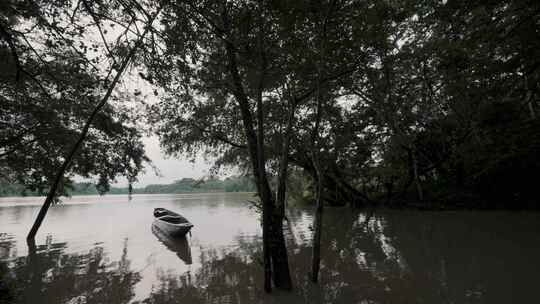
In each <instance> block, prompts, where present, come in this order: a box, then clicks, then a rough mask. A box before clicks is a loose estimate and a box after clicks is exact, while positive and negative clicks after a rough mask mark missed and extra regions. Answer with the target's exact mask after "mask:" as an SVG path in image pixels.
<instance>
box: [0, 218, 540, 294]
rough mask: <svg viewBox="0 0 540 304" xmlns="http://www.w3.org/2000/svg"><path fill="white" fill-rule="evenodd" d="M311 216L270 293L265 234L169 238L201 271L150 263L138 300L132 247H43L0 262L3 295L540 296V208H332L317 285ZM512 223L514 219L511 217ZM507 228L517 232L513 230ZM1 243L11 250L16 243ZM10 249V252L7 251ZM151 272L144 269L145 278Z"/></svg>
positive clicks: (298, 230) (296, 227)
mask: <svg viewBox="0 0 540 304" xmlns="http://www.w3.org/2000/svg"><path fill="white" fill-rule="evenodd" d="M310 214H311V213H310V212H309V211H306V210H293V211H291V214H289V218H290V219H291V222H290V223H289V225H288V226H287V227H288V228H287V230H288V235H287V239H288V248H289V261H290V266H291V274H292V275H293V281H294V282H295V289H294V291H293V292H292V293H280V292H275V293H273V294H271V295H266V294H265V293H264V292H263V290H262V288H261V282H262V266H261V260H262V259H261V251H260V248H261V244H260V238H241V237H238V238H237V239H236V240H235V246H234V247H232V248H231V247H227V248H224V247H211V246H210V245H207V246H206V247H205V246H203V245H199V246H198V247H195V248H194V256H193V257H192V256H191V249H190V246H189V243H188V241H187V239H185V238H184V239H180V240H172V239H170V238H168V237H167V236H166V235H163V234H162V233H161V232H160V231H156V230H155V229H154V228H153V229H152V232H153V233H154V235H155V236H156V237H157V238H158V240H159V241H160V242H162V243H163V244H164V245H165V246H164V247H165V248H166V249H167V250H169V251H172V252H174V253H175V254H176V255H178V257H179V258H180V259H181V260H182V261H184V262H185V263H186V264H190V263H191V261H192V260H193V261H194V264H193V265H192V266H193V270H192V271H191V270H190V271H187V272H184V273H178V272H174V271H169V270H168V269H152V271H151V272H152V273H151V275H154V274H156V279H155V280H154V279H152V283H151V285H152V286H151V289H149V290H148V291H147V292H145V293H144V294H137V295H136V296H135V291H134V290H136V285H137V283H138V282H139V281H140V280H141V276H142V273H143V271H142V270H141V272H138V271H135V270H133V269H131V267H130V260H129V259H128V243H127V240H126V241H125V243H124V249H123V254H122V256H121V258H120V260H118V261H116V262H110V261H109V258H108V257H107V253H106V251H105V249H104V248H103V247H100V246H94V247H93V248H91V249H90V250H89V251H88V252H86V253H75V254H72V253H69V254H68V253H66V249H67V248H68V246H67V244H66V243H54V242H52V239H51V238H48V240H47V243H46V244H44V245H39V246H37V247H35V249H34V250H29V252H30V253H29V254H28V256H27V257H18V258H14V259H11V260H6V261H4V262H0V274H1V282H2V285H1V286H0V292H1V294H0V303H140V304H142V303H144V304H166V303H195V304H197V303H511V302H523V303H526V302H534V301H535V300H536V294H535V290H536V287H535V284H536V282H537V280H535V279H536V270H537V269H538V266H539V262H538V261H537V257H538V256H540V249H539V246H538V244H539V243H540V242H539V241H540V238H539V236H538V234H537V231H538V230H539V228H540V221H539V216H536V215H534V216H520V215H518V214H497V213H491V214H479V213H459V214H458V213H456V214H454V213H451V212H448V213H415V212H381V213H378V214H377V213H376V214H375V215H373V216H366V215H365V214H363V213H353V212H350V211H349V210H339V209H336V210H334V209H329V210H328V211H327V212H326V213H325V225H326V226H325V230H324V233H323V236H322V240H323V244H325V246H324V247H323V248H322V257H323V259H322V265H321V274H320V278H321V279H320V282H319V284H312V283H311V282H310V281H309V279H308V271H309V267H310V256H311V247H310V238H311V235H310V231H309V228H308V227H307V226H308V225H309V223H310V216H311V215H310ZM505 224H506V225H505ZM510 228H511V229H510ZM6 239H7V241H4V242H2V243H1V244H0V245H1V246H2V247H3V249H2V250H8V251H9V248H7V247H9V246H12V245H13V242H14V241H12V240H11V241H10V239H9V238H6ZM6 248H7V249H6ZM144 275H145V276H147V275H149V274H148V273H145V274H144Z"/></svg>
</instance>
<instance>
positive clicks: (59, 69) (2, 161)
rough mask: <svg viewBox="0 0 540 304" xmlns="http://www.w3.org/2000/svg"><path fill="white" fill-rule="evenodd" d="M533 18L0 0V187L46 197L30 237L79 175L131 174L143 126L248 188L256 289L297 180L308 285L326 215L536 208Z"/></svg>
mask: <svg viewBox="0 0 540 304" xmlns="http://www.w3.org/2000/svg"><path fill="white" fill-rule="evenodd" d="M539 13H540V4H539V3H538V1H529V0H513V1H512V0H505V1H480V0H473V1H453V0H446V1H444V0H443V1H439V0H432V1H414V0H406V1H378V0H377V1H375V0H350V1H348V0H346V1H339V0H328V1H279V0H277V1H270V0H269V1H214V0H203V1H191V0H140V1H135V0H117V1H106V2H102V1H86V0H80V1H70V0H60V1H54V2H51V1H39V0H24V1H15V0H9V1H3V2H2V4H0V34H1V35H0V37H1V40H0V54H1V61H0V66H1V71H2V73H1V74H0V100H1V103H0V126H1V128H0V174H1V176H0V178H1V181H2V182H4V183H10V182H13V183H18V184H20V185H23V187H24V188H27V189H30V190H35V191H41V192H47V193H48V194H47V199H46V201H45V204H44V207H43V209H42V212H40V215H39V217H38V221H37V222H36V223H37V224H36V225H34V227H33V229H32V230H31V232H30V234H29V238H33V236H34V235H35V233H36V232H37V229H38V228H39V224H40V222H41V220H42V219H43V217H44V216H45V214H46V212H47V209H48V207H49V206H50V204H51V203H53V202H54V199H55V198H56V197H58V196H59V195H61V194H63V193H65V189H66V188H65V187H63V185H66V184H68V183H69V180H70V179H72V178H73V177H74V176H76V175H78V176H83V177H90V178H95V180H96V182H97V184H98V186H99V188H100V189H101V190H102V191H106V190H108V187H109V184H110V182H111V181H114V180H115V178H116V177H118V176H125V177H127V178H128V180H129V181H130V183H132V182H134V181H136V178H137V175H138V174H139V173H140V172H141V170H142V169H143V167H144V164H145V163H147V162H149V159H148V158H147V157H146V155H145V153H144V149H143V146H142V142H141V138H142V136H143V135H144V134H145V133H146V132H153V133H154V134H157V135H158V136H159V138H160V141H161V145H162V147H163V148H164V150H165V151H166V152H167V153H168V154H169V155H172V156H177V157H187V158H193V157H195V156H196V155H199V154H205V155H207V156H212V157H215V158H217V161H216V168H217V169H219V168H221V167H227V166H234V167H241V168H243V170H244V171H245V172H246V173H250V174H251V175H252V176H253V177H254V180H255V185H256V190H257V193H258V196H259V199H260V201H261V208H262V224H263V244H262V246H263V253H264V265H265V270H264V271H265V272H264V273H265V275H264V281H265V289H266V290H267V291H270V290H271V288H272V284H271V280H273V285H274V286H276V287H278V288H282V289H290V288H291V287H292V282H291V279H290V278H291V276H290V273H289V267H288V260H287V252H286V247H285V240H284V238H283V220H284V210H285V208H286V202H287V193H294V192H298V191H304V190H305V189H302V188H299V187H298V185H300V186H305V187H307V188H306V189H310V192H311V194H312V195H311V196H312V199H313V201H314V202H315V204H316V206H317V207H316V208H317V213H316V214H317V216H316V223H315V226H314V227H315V240H314V246H313V261H314V263H313V273H312V275H313V277H312V279H313V280H314V281H316V280H317V273H318V254H319V253H318V249H317V248H318V242H319V241H318V239H317V235H320V229H322V219H323V217H322V214H323V207H324V206H325V205H350V206H351V207H375V206H388V207H404V206H415V207H422V208H453V207H465V208H480V207H488V208H493V207H501V206H502V207H510V208H523V207H538V206H537V202H538V199H537V198H536V191H535V190H536V189H535V188H536V187H535V185H536V184H537V181H536V179H535V178H533V177H534V176H535V174H536V173H537V172H538V170H539V169H540V168H539V167H540V162H538V161H537V156H538V155H540V122H539V119H538V110H539V101H538V100H539V89H540V87H539V83H540V81H539V80H540V79H539V78H540V72H539V67H540V60H539V58H540V36H539V35H540V32H539V29H540V18H539ZM123 76H124V77H123ZM134 77H140V78H142V79H143V80H144V81H146V82H147V85H148V86H149V87H151V88H153V89H151V90H148V92H147V93H142V92H141V91H140V90H139V89H138V88H130V87H129V85H127V84H128V83H129V82H130V81H132V80H133V78H134ZM119 84H120V85H119ZM151 95H153V96H154V98H157V99H158V100H157V102H153V103H150V102H145V98H146V97H148V96H151ZM306 180H307V181H308V182H306ZM293 185H296V186H293ZM291 188H292V189H291ZM288 190H289V191H288Z"/></svg>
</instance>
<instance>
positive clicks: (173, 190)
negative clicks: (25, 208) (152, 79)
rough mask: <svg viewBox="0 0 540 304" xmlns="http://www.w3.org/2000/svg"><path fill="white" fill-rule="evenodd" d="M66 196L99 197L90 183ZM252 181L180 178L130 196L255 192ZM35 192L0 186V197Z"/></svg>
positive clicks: (117, 189)
mask: <svg viewBox="0 0 540 304" xmlns="http://www.w3.org/2000/svg"><path fill="white" fill-rule="evenodd" d="M67 189H68V190H67V191H66V192H67V195H68V196H77V195H99V194H100V193H99V191H98V189H97V186H96V184H94V183H92V182H80V183H73V184H71V185H69V187H67ZM255 191H256V188H255V184H254V182H253V179H252V178H251V177H248V176H233V177H227V178H224V179H218V178H215V179H209V180H205V181H202V182H201V181H198V180H195V179H193V178H182V179H179V180H177V181H175V182H173V183H171V184H150V185H147V186H145V187H141V188H133V190H132V194H180V193H212V192H255ZM104 194H105V195H106V194H129V188H128V187H111V188H110V189H109V191H107V192H106V193H104ZM40 195H43V194H40V193H38V192H36V191H29V190H25V188H24V187H23V186H21V185H17V184H0V197H26V196H40Z"/></svg>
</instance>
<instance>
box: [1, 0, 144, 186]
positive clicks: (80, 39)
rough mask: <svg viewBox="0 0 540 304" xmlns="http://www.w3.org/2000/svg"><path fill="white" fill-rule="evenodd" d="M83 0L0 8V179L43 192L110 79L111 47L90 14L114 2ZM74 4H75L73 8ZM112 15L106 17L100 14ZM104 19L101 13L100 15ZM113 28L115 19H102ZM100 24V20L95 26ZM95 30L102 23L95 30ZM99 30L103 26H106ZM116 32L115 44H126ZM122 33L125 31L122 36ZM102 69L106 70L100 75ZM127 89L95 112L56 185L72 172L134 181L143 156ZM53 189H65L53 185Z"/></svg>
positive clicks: (12, 4)
mask: <svg viewBox="0 0 540 304" xmlns="http://www.w3.org/2000/svg"><path fill="white" fill-rule="evenodd" d="M83 3H86V2H85V1H76V3H74V2H72V1H56V2H49V1H43V2H42V1H7V2H3V3H2V7H1V11H0V26H1V37H0V38H1V40H0V54H1V58H2V60H1V61H0V68H1V69H2V71H5V72H4V73H2V75H0V101H1V102H0V168H1V171H2V173H1V175H0V180H1V181H2V182H6V183H18V184H20V185H24V187H25V188H26V189H28V190H29V191H33V192H36V193H38V194H43V193H44V192H45V191H46V190H47V189H48V188H49V186H50V185H51V183H52V181H53V180H54V177H55V175H56V174H57V172H58V168H59V167H60V166H61V164H62V162H63V161H64V160H65V159H66V157H67V155H68V153H69V151H70V149H71V148H72V147H73V145H74V144H75V142H76V140H77V138H78V137H79V134H80V132H81V130H82V128H83V125H84V123H85V122H86V120H87V118H88V117H89V115H90V113H91V112H92V111H93V109H94V107H95V106H96V105H97V104H98V102H99V100H100V99H101V98H102V95H103V93H104V91H105V90H106V89H107V88H108V85H109V83H110V79H109V76H110V73H111V71H107V70H106V69H105V68H106V67H107V64H111V65H113V64H114V62H115V57H114V55H115V54H112V53H110V52H107V51H105V49H107V50H109V46H108V45H107V42H106V40H105V39H103V41H102V42H100V41H99V40H96V39H95V38H94V37H93V36H94V35H95V32H94V31H92V30H88V29H89V28H95V27H96V26H98V27H99V25H100V24H101V22H103V20H101V21H100V22H99V24H98V23H96V20H97V19H91V18H90V17H91V16H94V15H93V13H96V12H98V11H99V10H104V11H105V12H106V13H104V14H108V15H109V16H114V17H118V18H120V19H115V20H116V22H122V21H123V20H125V19H121V17H119V15H116V14H115V11H114V10H113V9H112V8H113V6H105V5H101V6H99V5H97V4H96V5H92V6H86V7H84V8H83ZM79 6H80V7H79ZM107 18H113V17H107ZM104 19H105V18H104ZM108 25H109V26H110V27H111V28H112V27H113V26H114V23H112V22H109V23H108ZM101 26H103V25H101ZM100 31H101V29H100ZM105 32H106V30H105ZM120 38H123V37H122V36H120V37H118V41H117V43H118V45H119V47H118V48H116V49H115V50H117V51H118V50H120V49H122V45H123V44H124V43H125V41H124V39H120ZM126 38H129V37H126ZM107 73H108V74H107ZM126 98H128V99H131V98H132V97H130V96H129V95H128V96H126V95H124V96H122V95H120V96H119V98H116V97H115V98H114V99H115V100H114V101H113V102H111V103H109V104H107V105H106V106H105V107H104V109H103V110H102V111H101V112H99V113H98V115H97V117H96V119H95V121H94V122H93V124H92V126H91V129H90V131H89V133H88V136H87V138H86V141H85V142H84V144H83V146H82V148H81V149H80V150H79V151H78V153H77V154H76V155H75V158H74V160H73V161H72V163H71V166H70V168H69V170H68V172H67V173H66V177H65V179H64V181H63V184H69V183H70V182H71V178H72V177H73V176H74V175H79V176H83V177H97V178H98V179H99V183H100V189H102V190H107V189H108V187H109V186H108V185H109V183H110V182H111V181H114V180H115V178H116V177H117V176H125V177H127V179H128V180H130V181H135V180H136V176H137V175H138V173H139V172H140V171H141V170H142V168H143V164H144V163H145V162H148V161H149V160H148V158H147V157H146V155H145V153H144V149H143V144H142V140H141V138H142V133H141V126H140V124H138V123H137V119H138V117H137V116H136V113H134V112H133V110H132V109H130V108H129V107H127V106H126V105H125V104H124V103H125V99H126ZM60 189H61V190H60V191H59V193H58V194H62V193H65V189H63V187H60Z"/></svg>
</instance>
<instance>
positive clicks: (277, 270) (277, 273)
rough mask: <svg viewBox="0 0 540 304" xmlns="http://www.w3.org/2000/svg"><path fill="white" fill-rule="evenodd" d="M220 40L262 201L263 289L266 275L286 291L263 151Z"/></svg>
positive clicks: (231, 56)
mask: <svg viewBox="0 0 540 304" xmlns="http://www.w3.org/2000/svg"><path fill="white" fill-rule="evenodd" d="M223 19H224V24H225V30H226V32H227V33H228V32H230V21H229V20H228V16H227V15H226V11H225V10H224V12H223ZM224 43H225V48H226V51H227V68H228V72H229V74H230V76H231V78H232V84H233V95H234V97H235V99H236V101H237V102H238V105H239V107H240V113H241V116H242V122H243V125H244V132H245V136H246V140H247V145H248V151H249V156H250V160H251V165H252V169H253V174H254V176H255V180H256V183H257V191H258V193H259V196H260V198H261V201H262V204H263V216H262V218H263V223H262V225H263V256H264V269H265V276H264V277H265V282H264V289H265V291H266V292H270V291H271V290H272V287H271V283H270V277H273V280H274V284H275V285H276V287H278V288H281V289H285V290H290V289H291V288H292V283H291V277H290V273H289V264H288V258H287V250H286V246H285V238H284V237H283V226H282V223H283V217H281V216H280V215H277V216H275V215H273V214H274V209H275V205H274V199H273V195H272V193H271V191H270V185H269V184H268V179H267V176H266V169H265V167H264V154H263V151H261V150H260V146H261V145H259V144H258V142H257V135H256V133H255V128H254V125H253V118H252V114H251V110H250V107H249V100H248V97H247V95H246V93H245V91H244V88H243V85H242V80H241V78H240V73H239V71H238V66H237V62H236V53H235V50H234V45H232V43H231V42H230V40H225V41H224ZM260 127H262V126H260ZM270 267H271V268H270Z"/></svg>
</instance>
